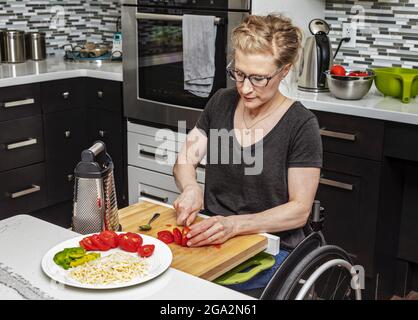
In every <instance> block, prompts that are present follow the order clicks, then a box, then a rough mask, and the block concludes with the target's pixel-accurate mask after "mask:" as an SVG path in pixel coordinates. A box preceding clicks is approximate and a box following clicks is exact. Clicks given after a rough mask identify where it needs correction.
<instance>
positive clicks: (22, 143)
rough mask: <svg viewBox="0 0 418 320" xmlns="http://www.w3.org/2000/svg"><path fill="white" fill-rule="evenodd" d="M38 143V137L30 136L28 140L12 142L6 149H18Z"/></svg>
mask: <svg viewBox="0 0 418 320" xmlns="http://www.w3.org/2000/svg"><path fill="white" fill-rule="evenodd" d="M37 143H38V140H37V139H35V138H29V139H28V140H25V141H20V142H15V143H10V144H8V145H6V149H7V150H13V149H17V148H22V147H27V146H30V145H33V144H37Z"/></svg>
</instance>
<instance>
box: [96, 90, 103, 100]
mask: <svg viewBox="0 0 418 320" xmlns="http://www.w3.org/2000/svg"><path fill="white" fill-rule="evenodd" d="M97 97H98V98H99V99H101V98H103V91H97Z"/></svg>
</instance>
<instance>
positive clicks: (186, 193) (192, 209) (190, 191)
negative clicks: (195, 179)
mask: <svg viewBox="0 0 418 320" xmlns="http://www.w3.org/2000/svg"><path fill="white" fill-rule="evenodd" d="M173 206H174V209H176V214H177V224H178V225H186V226H190V225H191V224H192V223H193V221H194V220H195V219H196V216H197V214H198V213H199V211H200V210H201V209H202V207H203V191H202V189H201V188H200V187H199V185H198V184H193V185H187V186H186V187H185V188H184V190H183V192H182V193H181V194H180V196H179V197H178V198H177V199H176V201H174V203H173Z"/></svg>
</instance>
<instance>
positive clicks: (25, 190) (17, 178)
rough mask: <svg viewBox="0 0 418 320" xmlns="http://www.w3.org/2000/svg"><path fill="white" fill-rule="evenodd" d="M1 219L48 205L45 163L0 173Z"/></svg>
mask: <svg viewBox="0 0 418 320" xmlns="http://www.w3.org/2000/svg"><path fill="white" fill-rule="evenodd" d="M0 181H1V183H0V219H5V218H8V217H11V216H13V215H16V214H23V213H29V212H31V211H34V210H37V209H40V208H43V207H45V206H46V183H45V165H44V164H43V163H41V164H36V165H32V166H28V167H24V168H20V169H15V170H10V171H7V172H3V173H0Z"/></svg>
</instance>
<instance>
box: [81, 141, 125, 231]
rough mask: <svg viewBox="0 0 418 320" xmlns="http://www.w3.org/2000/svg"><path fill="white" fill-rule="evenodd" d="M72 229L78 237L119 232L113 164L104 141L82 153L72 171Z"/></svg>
mask: <svg viewBox="0 0 418 320" xmlns="http://www.w3.org/2000/svg"><path fill="white" fill-rule="evenodd" d="M74 176H75V186H74V205H73V230H74V231H75V232H78V233H81V234H87V233H95V232H100V231H102V230H113V231H118V230H119V229H120V225H119V218H118V206H117V200H116V191H115V182H114V177H113V162H112V159H111V158H110V156H109V155H108V154H107V153H106V146H105V144H104V142H102V141H97V142H96V143H95V144H94V145H93V146H92V147H90V148H89V149H87V150H84V151H83V152H82V153H81V162H79V163H78V164H77V167H76V168H75V170H74Z"/></svg>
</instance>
